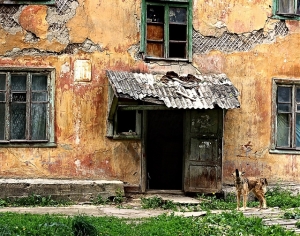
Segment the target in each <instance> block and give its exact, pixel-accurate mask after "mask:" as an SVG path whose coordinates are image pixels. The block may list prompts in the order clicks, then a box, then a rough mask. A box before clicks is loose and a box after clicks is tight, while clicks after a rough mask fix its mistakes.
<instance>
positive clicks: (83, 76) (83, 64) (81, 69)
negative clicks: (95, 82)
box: [74, 60, 92, 82]
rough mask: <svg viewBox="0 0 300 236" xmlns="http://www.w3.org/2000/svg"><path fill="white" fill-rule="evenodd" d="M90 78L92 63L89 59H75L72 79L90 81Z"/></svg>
mask: <svg viewBox="0 0 300 236" xmlns="http://www.w3.org/2000/svg"><path fill="white" fill-rule="evenodd" d="M91 80H92V64H91V61H90V60H76V61H75V63H74V81H75V82H90V81H91Z"/></svg>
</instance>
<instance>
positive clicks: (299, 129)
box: [296, 113, 300, 147]
mask: <svg viewBox="0 0 300 236" xmlns="http://www.w3.org/2000/svg"><path fill="white" fill-rule="evenodd" d="M296 146H297V147H300V114H299V113H298V114H296Z"/></svg>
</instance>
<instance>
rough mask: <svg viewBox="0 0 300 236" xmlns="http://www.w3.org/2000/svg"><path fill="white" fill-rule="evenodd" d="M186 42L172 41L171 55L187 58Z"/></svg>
mask: <svg viewBox="0 0 300 236" xmlns="http://www.w3.org/2000/svg"><path fill="white" fill-rule="evenodd" d="M185 55H186V48H185V43H170V52H169V57H176V58H186V56H185Z"/></svg>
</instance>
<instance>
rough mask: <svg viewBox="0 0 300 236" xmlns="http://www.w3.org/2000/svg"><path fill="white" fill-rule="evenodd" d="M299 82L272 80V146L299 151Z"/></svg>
mask: <svg viewBox="0 0 300 236" xmlns="http://www.w3.org/2000/svg"><path fill="white" fill-rule="evenodd" d="M299 82H300V81H294V80H288V81H285V80H277V79H275V80H274V84H273V90H274V91H273V94H274V98H273V110H274V113H275V116H274V120H273V129H274V131H275V133H274V135H273V136H274V137H273V139H274V140H273V146H274V147H275V149H279V150H280V149H282V150H300V83H299Z"/></svg>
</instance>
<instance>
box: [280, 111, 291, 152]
mask: <svg viewBox="0 0 300 236" xmlns="http://www.w3.org/2000/svg"><path fill="white" fill-rule="evenodd" d="M290 121H291V120H290V115H289V114H279V115H278V116H277V146H279V147H290Z"/></svg>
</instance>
